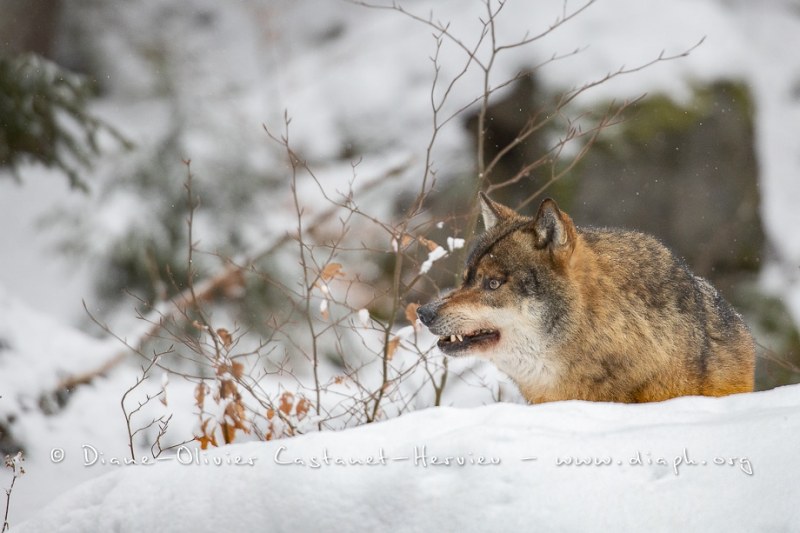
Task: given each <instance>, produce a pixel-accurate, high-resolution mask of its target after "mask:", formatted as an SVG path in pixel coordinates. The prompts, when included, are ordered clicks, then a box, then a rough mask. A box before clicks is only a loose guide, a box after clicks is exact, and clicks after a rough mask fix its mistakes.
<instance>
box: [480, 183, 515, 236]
mask: <svg viewBox="0 0 800 533" xmlns="http://www.w3.org/2000/svg"><path fill="white" fill-rule="evenodd" d="M479 196H480V199H481V214H482V215H483V227H484V228H486V229H489V228H491V227H493V226H494V225H496V224H497V223H498V222H504V221H506V220H508V219H510V218H514V217H516V216H517V213H516V211H514V210H513V209H511V208H510V207H506V206H504V205H503V204H498V203H497V202H495V201H494V200H492V199H491V198H489V197H488V196H486V194H485V193H484V192H483V191H481V192H480V193H479Z"/></svg>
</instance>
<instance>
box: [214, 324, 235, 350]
mask: <svg viewBox="0 0 800 533" xmlns="http://www.w3.org/2000/svg"><path fill="white" fill-rule="evenodd" d="M217 336H218V337H219V340H220V341H222V345H223V346H224V347H225V348H226V349H230V347H231V346H232V345H233V336H232V335H231V334H230V332H229V331H228V330H227V329H225V328H219V329H218V330H217Z"/></svg>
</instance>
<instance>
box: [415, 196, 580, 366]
mask: <svg viewBox="0 0 800 533" xmlns="http://www.w3.org/2000/svg"><path fill="white" fill-rule="evenodd" d="M480 201H481V209H482V214H483V222H484V226H485V227H486V231H485V232H484V233H483V234H481V235H480V236H478V237H477V238H476V239H475V241H474V242H473V243H472V247H471V249H470V252H469V255H468V257H467V264H466V268H465V269H464V275H463V282H462V285H461V287H460V288H459V289H457V290H455V291H453V292H451V293H449V294H448V295H446V296H445V297H444V298H442V299H440V300H436V301H433V302H430V303H428V304H426V305H423V306H421V307H419V308H418V310H417V315H418V316H419V319H420V321H421V322H422V323H423V324H425V325H426V326H427V327H428V328H429V329H430V331H431V332H432V333H434V334H435V335H438V336H439V342H438V346H439V348H440V349H441V350H442V351H443V352H444V353H446V354H448V355H453V356H455V355H482V356H484V357H487V358H489V359H491V360H494V359H496V358H495V354H502V356H503V357H508V356H510V357H512V358H517V357H519V356H522V355H525V354H532V353H536V352H538V351H541V350H543V349H545V348H546V347H547V345H549V344H551V341H552V340H553V339H554V338H555V337H556V336H557V334H558V332H559V329H560V327H562V325H563V320H564V318H565V317H566V316H567V314H568V308H567V303H568V298H567V297H566V294H565V293H566V292H568V291H567V290H566V289H567V286H566V285H567V283H568V269H569V263H570V259H571V257H572V253H573V251H574V248H575V244H576V240H577V234H576V229H575V225H574V224H573V222H572V219H570V217H569V216H568V215H567V214H566V213H563V212H561V211H560V210H559V209H558V206H557V205H556V203H555V202H554V201H553V200H551V199H547V200H544V201H543V202H542V204H541V205H540V206H539V211H538V212H537V214H536V216H535V217H533V218H530V217H525V216H522V215H519V214H518V213H516V212H515V211H514V210H512V209H511V208H509V207H506V206H504V205H501V204H499V203H497V202H494V201H492V200H491V199H489V198H488V197H487V196H486V195H484V194H483V193H481V196H480ZM495 362H497V363H500V361H495ZM502 366H504V365H501V367H502Z"/></svg>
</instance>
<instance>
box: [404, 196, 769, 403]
mask: <svg viewBox="0 0 800 533" xmlns="http://www.w3.org/2000/svg"><path fill="white" fill-rule="evenodd" d="M480 203H481V210H482V215H483V221H484V226H485V228H486V229H485V231H484V233H483V234H481V235H480V236H478V237H477V238H476V239H475V241H474V243H472V245H471V248H470V251H469V253H468V257H467V261H466V268H465V269H464V273H463V282H462V285H461V287H460V288H458V289H457V290H454V291H453V292H450V293H449V294H447V295H446V296H444V297H443V298H441V299H438V300H435V301H432V302H430V303H427V304H425V305H422V306H420V307H419V308H418V309H417V316H418V317H419V320H420V321H421V322H422V323H423V324H424V325H425V326H427V327H428V329H429V330H430V331H431V332H432V333H433V334H435V335H437V336H439V341H438V343H437V345H438V347H439V349H441V351H442V352H444V353H445V354H446V355H448V356H453V357H459V356H466V355H476V356H480V357H483V358H485V359H487V360H489V361H491V362H492V363H494V364H495V365H496V366H497V367H498V368H499V369H500V370H501V371H503V372H504V373H506V374H507V375H508V376H509V377H510V378H511V379H512V380H513V381H514V382H515V383H516V384H517V385H518V387H519V389H520V392H521V393H522V395H523V396H524V397H525V398H526V399H527V400H528V401H529V402H531V403H542V402H550V401H559V400H589V401H605V402H626V403H638V402H655V401H661V400H666V399H669V398H674V397H677V396H688V395H704V396H723V395H727V394H733V393H740V392H748V391H752V390H753V379H754V377H753V374H754V366H755V345H754V341H753V337H752V336H751V334H750V331H749V330H748V328H747V326H746V325H745V323H744V321H743V320H742V317H741V316H740V315H739V314H738V313H737V312H736V311H735V310H734V309H733V308H732V307H731V305H730V304H729V303H728V302H726V301H725V300H724V299H723V298H722V296H720V294H719V293H718V292H717V290H716V289H714V287H712V286H711V284H710V283H709V282H708V281H706V280H705V279H703V278H701V277H699V276H696V275H694V274H692V272H691V271H690V270H689V268H688V267H687V266H686V264H685V263H684V262H683V261H682V260H681V259H679V258H678V257H676V256H675V255H674V254H673V253H672V252H671V251H670V250H669V249H668V248H667V247H666V246H664V245H663V244H662V243H661V242H660V241H659V240H658V239H656V238H655V237H652V236H650V235H646V234H643V233H639V232H636V231H627V230H621V229H609V228H593V227H577V226H575V224H574V223H573V222H572V219H571V218H570V217H569V215H567V214H566V213H565V212H563V211H561V210H560V209H559V208H558V205H557V204H556V202H555V201H553V200H552V199H549V198H548V199H546V200H544V201H543V202H542V203H541V205H540V206H539V210H538V212H537V213H536V216H535V217H533V218H531V217H527V216H523V215H521V214H519V213H517V212H515V211H514V210H513V209H511V208H509V207H507V206H505V205H502V204H500V203H497V202H495V201H493V200H491V199H490V198H489V197H488V196H486V195H485V194H483V193H481V194H480Z"/></svg>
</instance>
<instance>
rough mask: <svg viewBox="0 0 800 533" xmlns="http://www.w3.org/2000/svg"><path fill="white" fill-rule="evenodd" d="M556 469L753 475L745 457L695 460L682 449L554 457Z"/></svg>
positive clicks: (751, 466)
mask: <svg viewBox="0 0 800 533" xmlns="http://www.w3.org/2000/svg"><path fill="white" fill-rule="evenodd" d="M555 464H556V466H558V467H564V468H567V467H612V466H630V467H637V466H666V467H670V468H671V469H672V473H673V474H675V475H676V476H678V475H680V474H681V472H682V471H684V469H686V468H692V467H707V466H728V467H738V468H739V470H741V471H742V472H744V473H745V474H747V475H748V476H752V475H753V463H752V462H751V461H750V459H749V458H747V457H722V456H715V457H712V458H710V459H695V458H692V457H690V456H689V451H688V450H687V449H686V448H684V449H683V452H682V453H680V454H677V455H674V456H671V457H670V456H666V457H665V456H656V455H653V454H652V453H649V452H644V453H643V452H640V451H637V452H636V453H635V454H633V455H631V456H630V457H626V458H624V459H621V458H614V457H611V456H603V457H592V456H578V455H574V456H569V455H567V456H561V457H556V463H555Z"/></svg>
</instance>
